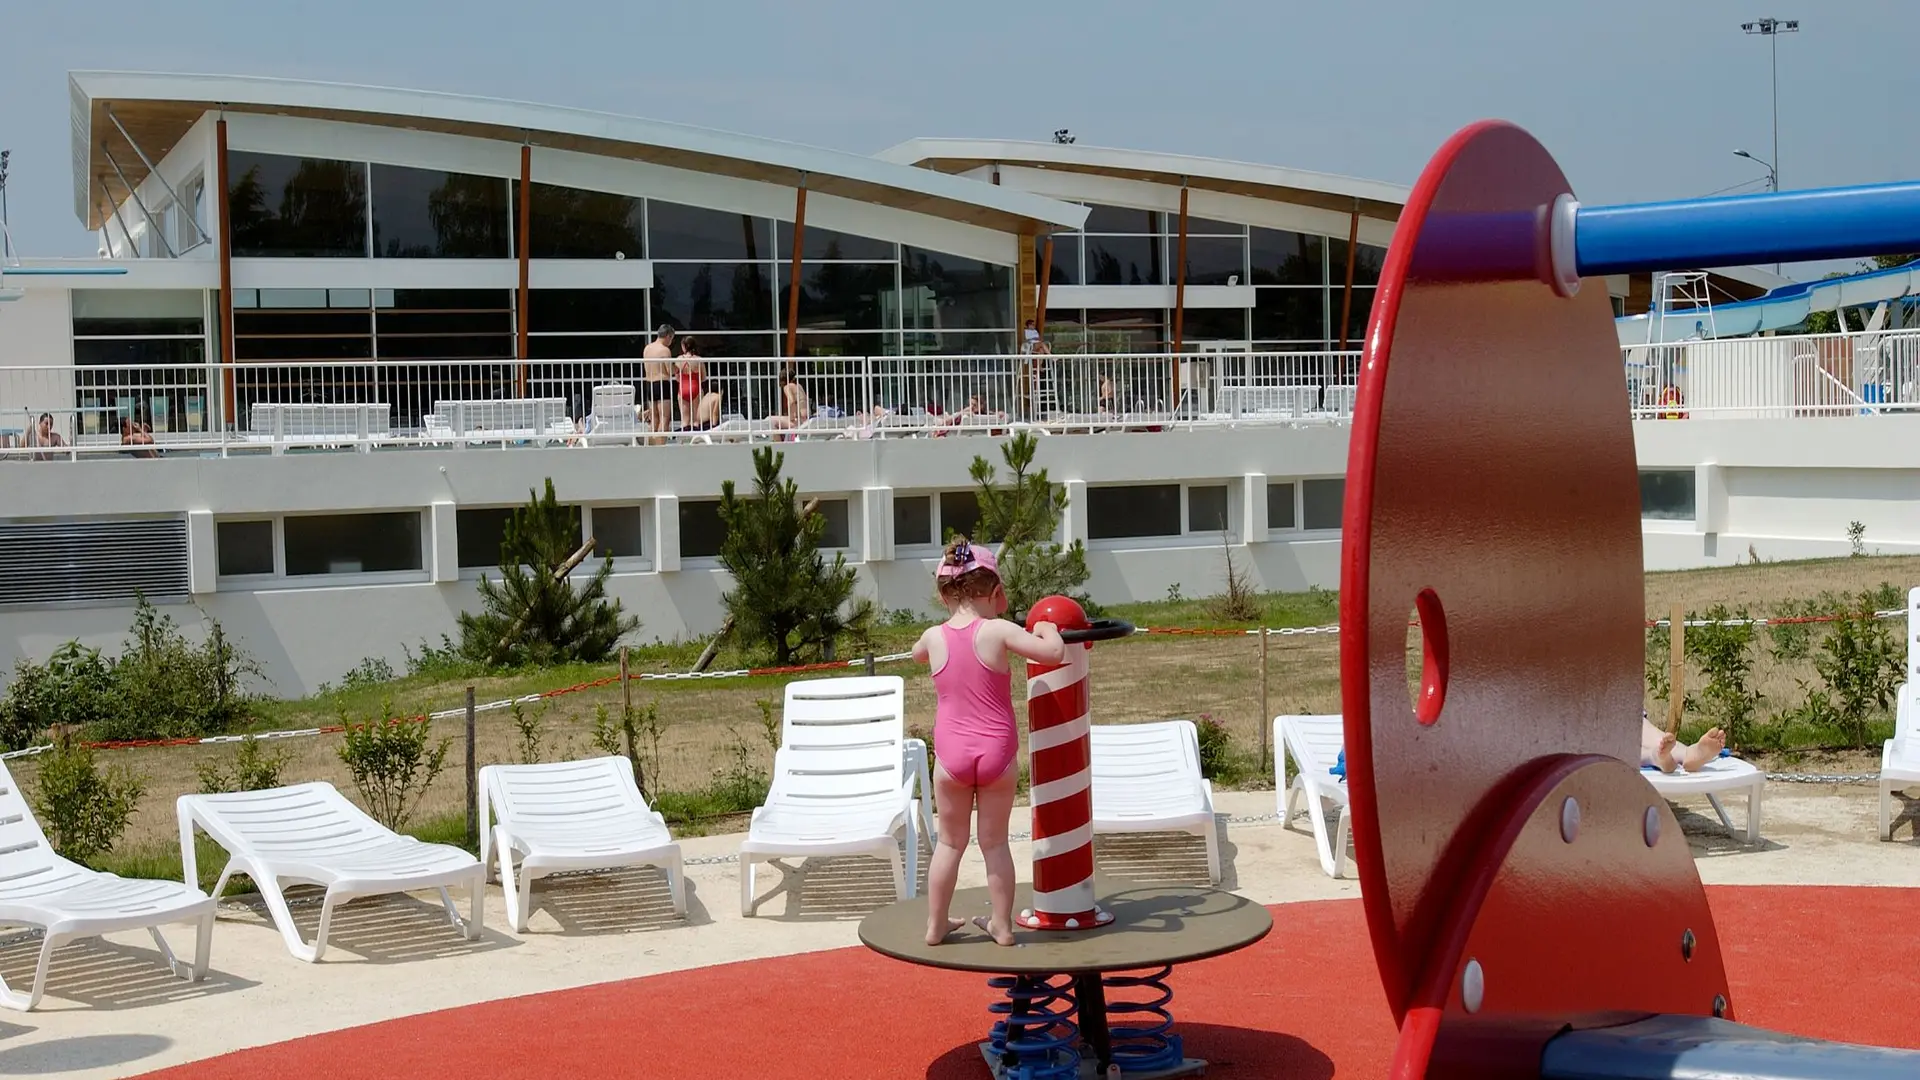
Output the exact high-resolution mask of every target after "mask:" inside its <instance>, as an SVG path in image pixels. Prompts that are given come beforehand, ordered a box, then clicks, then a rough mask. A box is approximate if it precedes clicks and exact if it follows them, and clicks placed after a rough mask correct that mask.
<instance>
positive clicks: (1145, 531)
mask: <svg viewBox="0 0 1920 1080" xmlns="http://www.w3.org/2000/svg"><path fill="white" fill-rule="evenodd" d="M1179 535H1180V485H1179V484H1133V485H1128V486H1126V487H1090V488H1088V489H1087V538H1088V539H1090V540H1118V539H1122V538H1125V537H1133V536H1179Z"/></svg>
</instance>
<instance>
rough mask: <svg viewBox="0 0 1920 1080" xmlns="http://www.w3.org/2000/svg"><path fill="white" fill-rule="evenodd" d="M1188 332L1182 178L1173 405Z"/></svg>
mask: <svg viewBox="0 0 1920 1080" xmlns="http://www.w3.org/2000/svg"><path fill="white" fill-rule="evenodd" d="M1186 331H1187V178H1186V177H1184V176H1183V177H1181V178H1180V237H1179V241H1178V243H1177V245H1176V248H1175V251H1174V256H1173V351H1174V353H1175V354H1176V357H1175V359H1174V361H1173V403H1174V406H1175V407H1176V408H1178V405H1179V401H1180V361H1179V359H1178V356H1177V354H1178V353H1179V352H1180V349H1181V347H1182V346H1183V345H1185V343H1186V336H1187V334H1186Z"/></svg>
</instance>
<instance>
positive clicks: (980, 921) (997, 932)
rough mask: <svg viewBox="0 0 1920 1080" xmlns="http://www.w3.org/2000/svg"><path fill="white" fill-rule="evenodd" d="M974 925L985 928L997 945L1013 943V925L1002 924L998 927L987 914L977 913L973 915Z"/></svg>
mask: <svg viewBox="0 0 1920 1080" xmlns="http://www.w3.org/2000/svg"><path fill="white" fill-rule="evenodd" d="M973 925H975V926H977V927H979V928H980V929H982V930H985V931H986V932H987V934H988V935H989V936H990V937H992V938H993V943H994V944H995V945H1011V944H1013V927H1011V926H1001V927H997V928H996V927H995V926H994V924H993V920H992V919H989V918H987V917H986V916H985V915H975V916H974V917H973Z"/></svg>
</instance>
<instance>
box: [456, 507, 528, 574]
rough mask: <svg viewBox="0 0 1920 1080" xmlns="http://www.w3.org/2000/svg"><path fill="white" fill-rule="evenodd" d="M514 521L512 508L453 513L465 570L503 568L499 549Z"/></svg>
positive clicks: (462, 564)
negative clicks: (470, 568)
mask: <svg viewBox="0 0 1920 1080" xmlns="http://www.w3.org/2000/svg"><path fill="white" fill-rule="evenodd" d="M512 517H513V508H512V507H510V506H500V507H486V508H483V509H478V510H456V511H454V514H453V531H454V537H455V539H456V540H457V541H458V543H457V544H456V545H455V546H456V547H457V548H458V549H459V557H460V568H461V569H462V570H465V569H467V568H469V567H475V566H499V565H500V545H501V544H502V543H503V542H504V541H505V540H506V538H507V522H508V520H510V519H511V518H512Z"/></svg>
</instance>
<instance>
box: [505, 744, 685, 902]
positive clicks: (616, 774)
mask: <svg viewBox="0 0 1920 1080" xmlns="http://www.w3.org/2000/svg"><path fill="white" fill-rule="evenodd" d="M495 817H497V818H498V819H499V824H498V825H494V824H492V819H493V818H495ZM495 850H497V851H498V853H499V866H500V886H501V891H502V892H503V893H504V894H505V896H506V901H507V918H508V920H509V921H510V922H512V924H513V929H514V932H515V933H525V932H526V929H527V916H529V915H531V914H532V913H533V906H532V898H533V881H534V879H535V878H541V877H546V876H547V875H549V874H557V873H561V872H563V871H567V870H607V869H613V868H616V867H627V866H655V867H659V868H660V870H661V872H662V873H664V874H666V875H667V888H668V889H669V890H670V891H671V893H672V896H673V913H674V914H675V915H679V916H682V917H684V916H685V915H686V913H687V883H686V877H685V876H684V875H683V874H682V873H681V867H680V845H679V844H676V843H674V840H673V836H672V834H670V833H669V832H668V831H667V820H666V818H663V817H661V816H660V814H659V813H658V812H656V811H655V810H654V809H653V808H652V807H650V806H648V805H647V800H646V799H645V798H644V797H642V796H641V794H640V788H639V785H637V784H635V783H634V781H633V763H632V762H631V761H628V760H627V759H626V758H623V757H597V758H589V759H587V760H586V761H558V762H552V763H548V764H541V765H489V766H487V767H486V768H484V769H481V770H480V861H481V862H482V863H485V862H487V861H488V860H489V859H490V858H492V854H491V853H492V852H493V851H495ZM516 860H517V861H518V862H519V873H518V878H519V880H518V882H517V883H516V881H515V870H514V863H515V861H516Z"/></svg>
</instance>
